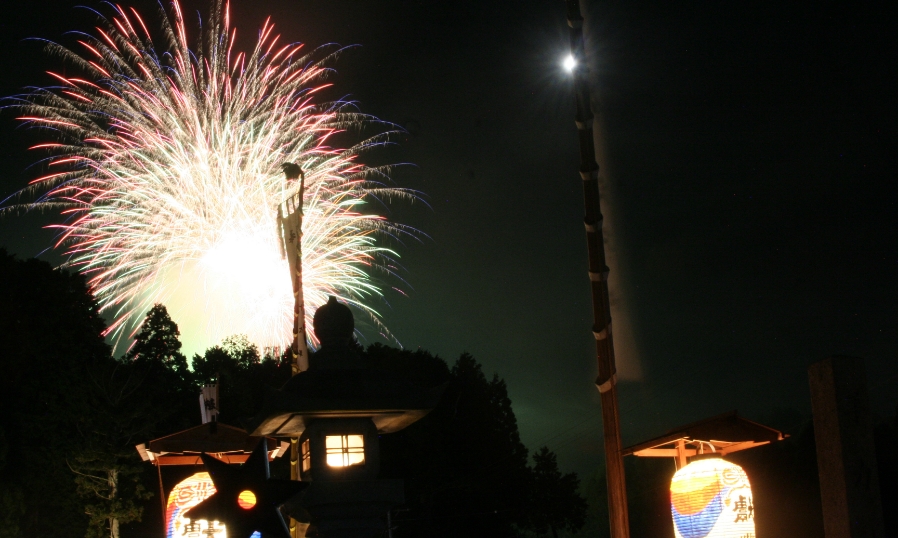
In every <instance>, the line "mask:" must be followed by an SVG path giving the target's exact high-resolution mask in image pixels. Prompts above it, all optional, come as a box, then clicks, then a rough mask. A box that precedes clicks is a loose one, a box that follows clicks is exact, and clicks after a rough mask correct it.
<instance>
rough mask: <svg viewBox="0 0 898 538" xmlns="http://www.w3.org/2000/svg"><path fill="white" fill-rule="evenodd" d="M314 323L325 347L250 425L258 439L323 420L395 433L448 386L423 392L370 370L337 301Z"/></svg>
mask: <svg viewBox="0 0 898 538" xmlns="http://www.w3.org/2000/svg"><path fill="white" fill-rule="evenodd" d="M313 325H314V330H315V335H316V336H317V337H318V340H319V341H320V342H321V349H319V350H318V351H317V352H315V353H314V354H312V356H311V357H310V360H309V369H308V370H307V371H305V372H301V373H299V374H296V375H294V376H293V377H292V378H290V380H289V381H287V383H286V384H285V385H284V387H283V388H282V389H281V390H279V391H272V392H271V393H269V394H268V396H267V398H266V399H265V403H264V405H263V407H262V410H261V411H260V412H259V413H258V414H257V415H256V416H255V417H253V419H251V420H250V421H249V424H248V426H249V427H248V431H251V432H253V433H252V434H253V435H257V436H262V435H270V436H277V437H298V436H300V435H301V434H302V432H303V431H304V430H305V428H306V425H307V424H308V423H310V422H311V421H312V420H316V419H322V418H371V420H372V421H373V422H374V424H375V426H376V427H377V431H378V432H379V433H391V432H395V431H399V430H401V429H402V428H405V427H406V426H408V425H409V424H411V423H413V422H415V421H417V420H418V419H420V418H422V417H423V416H424V415H426V414H427V413H428V412H429V411H430V410H431V409H433V408H434V407H435V406H436V404H437V402H438V401H439V398H440V396H441V395H442V392H443V390H444V388H445V387H444V386H440V387H435V388H431V389H423V388H420V387H416V386H413V385H411V384H410V383H408V382H406V381H404V380H402V379H401V378H400V377H398V376H397V375H396V374H394V373H392V372H388V371H385V370H377V369H374V368H370V367H368V365H367V364H366V363H365V361H364V360H363V359H362V358H361V357H360V356H359V354H358V353H357V352H356V348H355V346H354V345H353V331H354V328H355V321H354V319H353V315H352V311H351V310H350V309H349V307H347V306H346V305H343V304H340V303H339V302H337V300H336V298H334V297H331V298H330V299H329V300H328V302H327V304H325V305H323V306H321V307H319V308H318V310H317V311H316V312H315V317H314V322H313Z"/></svg>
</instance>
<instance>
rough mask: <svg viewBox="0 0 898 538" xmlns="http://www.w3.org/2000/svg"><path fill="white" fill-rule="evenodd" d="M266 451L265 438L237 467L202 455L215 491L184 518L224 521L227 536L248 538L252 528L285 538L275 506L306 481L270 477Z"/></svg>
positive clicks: (282, 523)
mask: <svg viewBox="0 0 898 538" xmlns="http://www.w3.org/2000/svg"><path fill="white" fill-rule="evenodd" d="M267 454H268V447H267V443H266V442H265V439H261V440H260V441H259V444H258V446H256V448H255V450H253V452H252V454H251V455H250V457H249V459H248V460H246V463H244V464H243V465H241V466H239V467H237V466H229V465H228V464H226V463H224V462H222V461H219V460H217V459H215V458H213V457H212V456H210V455H209V454H205V453H204V454H202V459H203V464H204V465H205V466H206V471H208V472H209V475H210V476H211V477H212V483H213V484H215V493H213V494H212V495H211V496H209V497H208V498H207V499H206V500H204V501H203V502H201V503H200V504H198V505H196V506H194V507H193V508H191V509H190V510H188V511H187V514H186V515H187V517H189V518H191V519H205V520H207V521H219V522H221V523H224V525H225V527H226V528H227V530H228V536H229V537H231V538H249V537H250V536H251V535H252V534H253V532H255V531H259V532H261V533H262V536H265V537H266V538H268V537H271V538H274V537H277V536H280V537H283V538H289V537H290V531H289V530H288V529H287V525H286V524H285V523H284V518H283V516H282V515H281V512H280V510H279V508H280V506H281V505H283V504H284V503H285V502H287V501H288V500H289V499H290V498H291V497H293V496H294V495H296V494H297V493H299V492H300V491H301V490H303V489H304V488H306V487H307V486H308V484H306V483H304V482H297V481H295V480H275V479H272V478H270V474H269V470H268V457H267Z"/></svg>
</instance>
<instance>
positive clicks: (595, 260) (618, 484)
mask: <svg viewBox="0 0 898 538" xmlns="http://www.w3.org/2000/svg"><path fill="white" fill-rule="evenodd" d="M565 4H566V6H567V19H568V26H569V27H570V43H571V56H572V58H573V59H574V66H573V70H572V73H573V77H574V93H575V95H576V100H577V115H576V124H577V134H578V138H579V143H580V177H581V179H582V180H583V201H584V206H585V210H586V214H585V219H584V224H585V225H586V245H587V253H588V259H589V280H590V284H591V288H592V309H593V319H594V325H593V335H594V336H595V339H596V359H597V361H598V366H599V375H598V377H597V378H596V381H595V383H596V386H597V387H598V389H599V393H600V394H601V401H602V426H603V430H604V432H603V433H604V440H605V473H606V477H607V482H608V516H609V520H610V521H609V523H610V526H611V537H612V538H628V537H629V536H630V522H629V515H628V511H627V484H626V478H625V476H624V460H623V455H622V454H621V449H622V446H621V437H620V414H619V411H618V402H617V386H616V384H617V377H616V371H617V370H616V368H615V364H614V342H613V339H612V333H611V305H610V301H609V298H608V266H607V265H606V264H605V244H604V238H603V235H602V213H601V207H600V198H599V165H598V163H596V155H595V146H594V138H593V129H592V125H593V114H592V107H591V104H590V94H589V81H588V75H589V70H588V69H587V68H586V61H585V60H586V58H585V54H584V50H583V17H582V16H581V14H580V3H579V0H565Z"/></svg>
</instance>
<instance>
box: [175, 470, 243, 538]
mask: <svg viewBox="0 0 898 538" xmlns="http://www.w3.org/2000/svg"><path fill="white" fill-rule="evenodd" d="M213 493H215V486H214V485H213V484H212V478H211V477H210V476H209V473H206V472H202V473H196V474H194V475H191V476H189V477H187V478H185V479H184V480H182V481H180V482H178V484H177V485H176V486H175V487H174V489H172V490H171V493H169V495H168V504H166V506H165V538H228V533H227V529H226V528H225V526H224V525H223V524H221V523H219V522H218V521H206V520H205V519H198V520H194V521H191V520H189V519H188V518H187V517H186V516H185V515H184V513H185V512H187V510H189V509H190V508H193V507H194V506H196V505H198V504H199V503H201V502H202V501H203V500H205V499H206V497H208V496H210V495H212V494H213ZM238 503H239V504H240V507H241V508H244V509H249V508H252V506H254V505H255V504H256V496H255V495H254V494H253V493H252V492H251V491H249V490H247V491H243V492H241V493H240V497H239V498H238ZM244 505H245V506H244ZM260 536H261V535H260V534H259V533H258V532H256V533H253V536H252V538H260Z"/></svg>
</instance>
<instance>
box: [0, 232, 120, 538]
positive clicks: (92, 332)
mask: <svg viewBox="0 0 898 538" xmlns="http://www.w3.org/2000/svg"><path fill="white" fill-rule="evenodd" d="M104 329H105V324H104V322H103V320H102V318H101V317H100V315H99V314H98V312H97V305H96V304H95V302H94V300H93V297H92V296H91V295H90V293H88V291H87V286H86V284H85V282H84V279H83V278H82V277H81V276H80V275H76V274H71V273H69V272H67V271H56V270H53V269H52V268H51V267H50V265H49V264H47V263H45V262H41V261H37V260H33V259H32V260H25V261H20V260H16V259H15V258H14V257H12V256H9V255H8V254H7V253H6V252H5V251H2V250H0V349H2V350H3V353H2V354H0V361H2V369H3V375H2V376H0V406H2V409H3V413H2V415H0V431H2V437H3V438H2V439H0V452H2V453H3V455H2V456H3V457H2V458H0V503H2V508H3V509H2V510H0V512H2V515H0V518H2V519H3V520H5V521H4V523H5V525H4V530H3V531H0V532H3V533H4V535H5V536H60V537H69V536H70V537H73V538H81V537H82V536H84V534H85V532H86V528H87V524H88V517H87V516H86V514H85V513H84V512H85V511H84V507H83V503H82V499H81V497H79V495H78V492H77V491H76V484H75V481H74V480H73V475H72V472H71V470H70V469H69V467H68V465H67V457H69V456H70V455H71V454H73V453H74V452H76V451H78V450H80V449H82V448H83V439H84V433H85V432H84V430H83V426H84V424H83V423H82V422H81V420H82V417H85V416H87V415H88V414H89V411H90V404H89V402H90V399H91V396H90V387H91V385H92V378H91V375H90V374H91V372H92V371H93V369H94V368H95V367H97V366H103V365H105V364H107V363H108V361H109V360H110V352H109V348H108V346H106V344H105V343H104V342H103V337H102V336H101V333H102V332H103V330H104Z"/></svg>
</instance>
